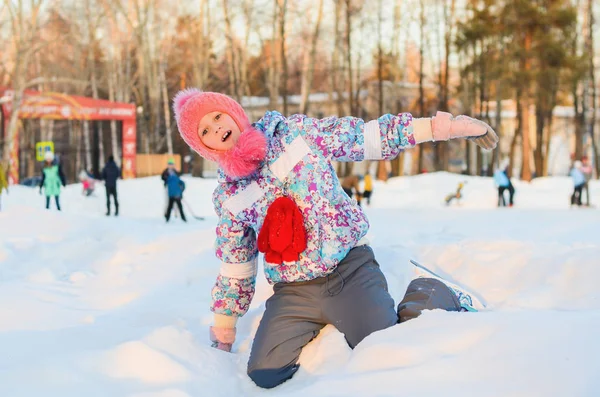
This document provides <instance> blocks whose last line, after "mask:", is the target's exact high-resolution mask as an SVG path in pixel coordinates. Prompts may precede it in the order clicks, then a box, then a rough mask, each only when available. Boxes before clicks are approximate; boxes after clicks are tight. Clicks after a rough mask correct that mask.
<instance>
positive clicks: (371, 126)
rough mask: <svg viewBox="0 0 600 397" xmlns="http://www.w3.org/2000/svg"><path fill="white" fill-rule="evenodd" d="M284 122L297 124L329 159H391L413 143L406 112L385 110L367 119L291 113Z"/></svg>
mask: <svg viewBox="0 0 600 397" xmlns="http://www.w3.org/2000/svg"><path fill="white" fill-rule="evenodd" d="M288 122H289V123H290V125H296V126H299V127H300V128H301V129H302V133H303V136H304V138H305V139H306V140H307V142H308V143H309V145H310V146H311V147H312V148H313V150H317V151H319V152H321V154H322V155H323V156H324V157H326V158H328V159H329V160H331V161H362V160H380V159H392V158H394V157H396V156H397V155H398V154H399V153H400V152H401V151H402V150H404V149H408V148H411V147H413V146H415V145H416V143H417V142H416V140H415V137H414V131H413V118H412V116H411V115H410V114H409V113H403V114H400V115H397V116H394V115H391V114H386V115H383V116H381V117H379V118H378V119H377V120H371V121H369V122H365V121H364V120H363V119H360V118H357V117H341V118H338V117H327V118H324V119H321V120H318V119H313V118H310V117H306V116H302V115H295V116H292V117H291V118H290V119H289V121H288Z"/></svg>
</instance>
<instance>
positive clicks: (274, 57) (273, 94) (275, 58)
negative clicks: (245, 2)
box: [268, 0, 283, 109]
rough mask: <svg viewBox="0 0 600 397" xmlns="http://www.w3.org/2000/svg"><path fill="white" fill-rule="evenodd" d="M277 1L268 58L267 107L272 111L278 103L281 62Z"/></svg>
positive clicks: (276, 1)
mask: <svg viewBox="0 0 600 397" xmlns="http://www.w3.org/2000/svg"><path fill="white" fill-rule="evenodd" d="M278 7H279V0H273V36H272V38H271V54H270V58H269V61H270V62H269V84H268V85H269V106H270V107H271V108H272V109H277V108H278V102H279V83H280V75H279V71H280V64H281V60H280V57H279V55H278V54H280V52H279V51H278V49H277V43H278V40H283V37H279V32H280V30H279V29H278V28H277V26H278V21H279V13H278V12H277V10H278Z"/></svg>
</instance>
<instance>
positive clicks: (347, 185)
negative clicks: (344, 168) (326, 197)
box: [341, 175, 361, 205]
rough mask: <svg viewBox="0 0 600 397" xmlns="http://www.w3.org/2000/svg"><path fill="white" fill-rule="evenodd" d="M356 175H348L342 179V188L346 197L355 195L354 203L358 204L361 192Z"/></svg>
mask: <svg viewBox="0 0 600 397" xmlns="http://www.w3.org/2000/svg"><path fill="white" fill-rule="evenodd" d="M358 182H359V180H358V176H357V175H348V176H347V177H345V178H344V179H342V182H341V183H342V189H343V190H344V192H345V193H346V194H347V195H348V197H350V198H352V197H353V196H355V195H356V203H357V204H358V205H360V199H361V193H360V188H359V186H358Z"/></svg>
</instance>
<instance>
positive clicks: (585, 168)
mask: <svg viewBox="0 0 600 397" xmlns="http://www.w3.org/2000/svg"><path fill="white" fill-rule="evenodd" d="M581 172H583V176H584V177H585V183H584V184H583V189H582V191H581V193H582V195H583V190H585V203H586V204H585V205H586V206H588V207H589V206H590V205H591V204H590V185H589V184H590V179H592V173H593V169H592V164H590V160H589V158H588V157H587V156H583V157H582V158H581Z"/></svg>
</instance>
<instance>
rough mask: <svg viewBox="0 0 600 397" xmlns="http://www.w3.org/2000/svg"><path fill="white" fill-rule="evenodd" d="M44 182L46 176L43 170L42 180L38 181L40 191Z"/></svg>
mask: <svg viewBox="0 0 600 397" xmlns="http://www.w3.org/2000/svg"><path fill="white" fill-rule="evenodd" d="M45 181H46V174H45V173H44V170H43V169H42V179H40V189H41V188H42V186H44V182H45Z"/></svg>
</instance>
